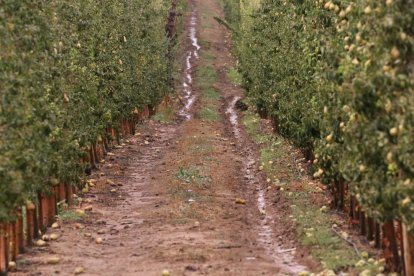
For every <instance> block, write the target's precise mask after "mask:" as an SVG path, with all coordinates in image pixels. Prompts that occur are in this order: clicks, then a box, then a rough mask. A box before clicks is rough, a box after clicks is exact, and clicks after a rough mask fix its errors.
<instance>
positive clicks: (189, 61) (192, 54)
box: [179, 7, 201, 120]
mask: <svg viewBox="0 0 414 276" xmlns="http://www.w3.org/2000/svg"><path fill="white" fill-rule="evenodd" d="M188 36H189V38H190V41H191V47H190V49H189V50H188V52H187V57H186V64H185V71H184V78H183V81H182V88H183V94H184V95H183V96H184V106H183V108H182V109H181V110H180V112H179V115H180V116H182V117H184V118H185V119H186V120H190V119H191V116H192V115H191V107H192V106H193V104H194V102H195V100H196V96H195V95H194V91H193V87H192V85H193V75H192V74H193V66H194V61H195V59H198V58H199V51H200V49H201V46H200V45H199V44H198V38H197V12H196V10H195V7H193V12H192V15H191V21H190V28H189V33H188Z"/></svg>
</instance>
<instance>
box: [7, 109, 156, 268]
mask: <svg viewBox="0 0 414 276" xmlns="http://www.w3.org/2000/svg"><path fill="white" fill-rule="evenodd" d="M153 112H154V110H153V109H152V108H150V107H148V106H147V107H145V109H144V110H143V111H142V112H138V113H136V114H134V116H132V117H131V118H130V119H126V120H122V121H121V123H120V128H119V129H120V130H121V132H119V131H117V130H116V129H114V128H108V129H107V130H106V133H105V136H104V137H103V138H102V139H101V141H99V142H97V143H92V144H91V147H90V148H88V149H87V154H86V157H85V158H83V159H82V160H80V162H82V163H89V164H90V166H91V167H92V168H96V167H97V164H98V163H100V162H101V160H102V159H104V157H105V155H106V154H107V152H108V151H109V150H110V149H111V148H113V146H114V144H113V141H116V142H117V143H118V144H120V137H121V135H122V136H128V135H134V134H135V125H136V124H137V123H138V122H140V121H141V120H142V119H143V118H148V117H149V116H150V115H151V114H153ZM108 138H111V139H112V140H109V139H108ZM74 193H75V188H74V187H73V186H72V185H71V184H68V183H60V184H58V185H56V186H54V187H53V189H52V191H51V193H50V194H48V195H44V194H41V193H39V194H38V200H37V204H33V203H28V204H27V205H26V206H24V207H22V208H18V209H17V210H16V220H15V221H14V222H11V223H3V224H0V276H2V275H7V270H8V266H9V262H10V261H16V259H17V256H18V254H20V253H23V252H24V251H25V248H26V247H29V246H32V245H33V241H34V240H36V239H39V238H40V237H41V236H42V233H44V232H45V231H46V229H47V227H49V226H51V225H52V224H53V223H54V222H55V220H56V215H57V214H58V204H59V202H62V201H63V202H66V203H67V204H68V205H72V204H73V195H74ZM23 208H24V210H25V212H23ZM24 224H26V226H24Z"/></svg>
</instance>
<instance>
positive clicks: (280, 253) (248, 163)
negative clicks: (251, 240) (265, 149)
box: [226, 96, 306, 274]
mask: <svg viewBox="0 0 414 276" xmlns="http://www.w3.org/2000/svg"><path fill="white" fill-rule="evenodd" d="M239 99H241V97H240V96H234V97H233V99H232V101H230V102H229V105H228V107H227V110H226V114H228V115H229V120H230V123H231V125H232V127H233V134H234V136H235V137H236V139H237V140H238V142H240V143H241V140H242V139H241V138H242V136H241V128H240V125H239V116H238V114H237V111H236V107H235V106H236V103H237V101H238V100H239ZM254 162H255V154H254V152H253V151H252V150H251V149H248V150H247V152H246V159H245V161H244V171H245V178H246V179H247V180H248V184H249V186H250V187H254V188H255V189H256V191H257V208H258V209H259V212H260V213H261V214H262V216H263V217H262V219H261V220H260V224H259V225H258V229H257V231H258V238H257V241H258V243H259V244H260V245H261V246H262V247H264V248H265V250H266V252H267V254H268V255H269V256H271V257H272V259H273V260H274V262H275V263H276V264H277V266H278V267H280V268H281V272H282V273H287V274H298V273H300V272H302V271H305V270H306V267H304V266H302V265H299V264H298V263H296V262H295V261H294V259H293V256H292V255H291V254H290V253H291V252H292V251H294V250H292V249H285V248H282V247H280V246H278V245H277V241H276V240H275V236H274V233H273V230H272V226H271V221H272V217H271V216H270V215H268V214H266V212H265V210H266V206H267V202H266V189H265V188H263V187H261V185H260V183H259V181H258V178H257V177H256V175H255V172H254V166H253V164H254Z"/></svg>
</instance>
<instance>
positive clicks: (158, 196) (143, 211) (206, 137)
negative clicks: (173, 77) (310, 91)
mask: <svg viewBox="0 0 414 276" xmlns="http://www.w3.org/2000/svg"><path fill="white" fill-rule="evenodd" d="M189 9H190V11H189V13H188V16H187V18H188V22H187V24H186V26H187V29H186V31H187V33H188V39H187V41H186V43H187V51H186V53H185V55H184V56H185V58H184V61H183V83H182V84H180V85H179V86H180V87H179V88H180V89H182V90H183V95H182V101H183V104H184V105H183V108H182V110H181V111H179V114H180V115H181V117H182V118H183V119H181V120H179V121H181V122H173V123H168V124H161V123H156V122H153V121H150V122H147V123H146V124H144V125H142V126H141V127H140V128H139V130H138V132H139V133H138V134H137V135H136V136H134V137H131V138H130V139H128V140H127V141H125V144H124V145H123V146H122V148H119V149H117V150H115V151H113V153H112V155H111V156H108V157H107V160H106V162H105V163H104V164H102V165H101V168H100V170H99V171H96V172H95V173H94V175H93V176H92V179H94V180H96V181H95V182H96V185H95V186H94V187H92V188H91V190H90V191H89V193H87V194H86V195H85V196H84V197H83V198H82V202H83V203H82V206H83V207H85V206H87V205H92V206H93V209H92V211H91V212H89V213H88V215H87V216H85V217H83V218H82V219H81V220H80V221H78V222H76V223H75V222H70V221H67V222H64V223H63V224H62V226H61V228H60V229H55V230H50V231H49V232H48V234H50V233H58V234H59V236H60V238H59V239H58V240H57V241H55V242H49V243H48V244H47V246H46V247H42V248H35V249H33V251H32V252H29V253H28V254H25V255H23V257H22V258H23V261H22V262H20V263H19V270H18V271H17V272H15V273H13V275H55V274H59V275H73V273H74V269H75V268H76V267H82V268H83V269H84V274H85V275H161V272H162V271H163V270H164V269H168V270H169V271H170V272H171V275H293V274H296V273H298V272H300V271H302V270H304V269H305V267H303V266H300V265H298V264H297V263H296V262H295V260H294V259H293V257H291V254H290V253H289V252H285V251H286V250H284V249H289V248H282V247H280V246H279V244H280V237H277V235H278V233H280V228H283V227H284V226H278V225H275V223H276V222H277V220H275V217H274V216H271V215H266V213H267V209H268V208H270V207H269V205H270V204H269V202H268V201H267V197H266V191H265V187H266V185H265V184H266V183H265V182H266V180H265V178H264V176H263V175H261V173H260V172H258V171H257V170H256V169H254V168H253V165H252V164H253V161H254V160H255V159H256V154H257V153H256V152H255V148H254V146H253V145H252V144H251V143H250V142H249V140H248V139H247V138H246V137H245V134H244V130H243V129H242V127H241V126H240V123H239V115H238V114H237V112H236V110H235V108H234V105H235V103H236V101H237V100H238V99H239V98H240V97H242V93H243V91H242V90H241V89H240V88H238V87H236V86H234V85H233V84H232V83H231V82H230V81H229V79H228V78H227V74H226V72H227V71H228V70H229V68H230V67H231V66H232V64H234V59H233V58H232V56H231V55H230V50H229V49H230V48H229V47H230V45H229V40H230V37H229V34H228V33H227V31H226V30H225V29H224V28H223V27H222V26H220V25H219V24H218V23H217V22H216V21H215V20H214V19H213V16H220V17H222V16H223V14H222V11H221V8H220V6H219V4H218V3H217V2H216V1H215V0H194V1H193V2H190V7H189ZM200 46H201V47H200ZM203 51H204V52H203ZM207 64H210V65H211V66H212V67H213V68H214V70H215V72H216V73H217V80H216V81H215V83H214V88H215V89H216V90H217V91H219V92H220V94H221V98H220V99H218V100H217V101H216V102H213V105H216V106H218V112H219V118H218V119H215V120H208V119H206V118H204V117H203V114H202V113H200V112H201V111H200V110H202V109H203V108H204V103H205V101H206V100H204V99H203V91H202V89H200V88H199V86H198V85H197V83H196V81H197V73H196V72H198V71H197V70H201V68H204V67H205V66H207ZM108 180H109V181H108ZM113 189H114V190H113ZM111 190H112V191H111ZM236 198H239V199H242V200H240V202H239V203H244V202H242V201H243V200H245V201H246V202H245V204H236V203H235V201H236ZM269 213H271V212H269ZM98 237H100V238H102V239H103V242H102V244H97V243H96V242H95V241H96V238H98ZM284 244H285V246H286V244H289V243H288V242H284ZM283 252H285V253H283ZM54 256H59V258H60V259H61V260H60V262H59V264H56V265H50V264H47V262H48V260H49V259H50V258H51V257H54Z"/></svg>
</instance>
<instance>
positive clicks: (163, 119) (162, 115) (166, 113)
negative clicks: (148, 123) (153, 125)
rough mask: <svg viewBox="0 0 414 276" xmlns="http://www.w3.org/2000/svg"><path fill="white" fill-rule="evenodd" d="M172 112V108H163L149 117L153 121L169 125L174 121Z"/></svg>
mask: <svg viewBox="0 0 414 276" xmlns="http://www.w3.org/2000/svg"><path fill="white" fill-rule="evenodd" d="M174 116H175V115H174V110H173V109H172V107H170V106H169V107H164V108H162V109H161V110H158V111H157V114H155V115H154V116H152V117H151V119H152V120H153V121H156V122H160V123H170V122H172V121H173V120H174Z"/></svg>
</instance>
